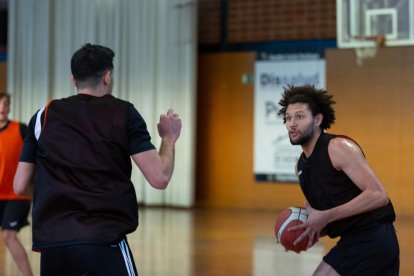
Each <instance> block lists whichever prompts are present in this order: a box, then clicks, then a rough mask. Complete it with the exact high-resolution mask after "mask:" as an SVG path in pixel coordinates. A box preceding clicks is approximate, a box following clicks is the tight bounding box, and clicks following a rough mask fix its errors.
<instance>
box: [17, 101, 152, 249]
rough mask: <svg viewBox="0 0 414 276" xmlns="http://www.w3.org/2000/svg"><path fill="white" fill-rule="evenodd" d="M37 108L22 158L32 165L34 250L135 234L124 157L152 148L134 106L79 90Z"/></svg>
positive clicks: (134, 208) (132, 198)
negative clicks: (33, 173) (33, 175)
mask: <svg viewBox="0 0 414 276" xmlns="http://www.w3.org/2000/svg"><path fill="white" fill-rule="evenodd" d="M46 111H47V112H46ZM39 112H42V113H43V114H40V113H37V114H35V116H33V118H32V120H31V122H30V124H29V131H28V135H27V137H26V139H25V145H24V148H23V152H22V155H21V159H20V160H21V161H25V162H35V163H36V178H35V187H34V195H33V248H34V249H36V250H38V249H42V248H47V247H54V246H61V245H69V244H75V243H106V244H109V243H114V242H117V241H119V240H121V239H122V238H124V237H125V235H126V234H128V233H131V232H133V231H134V230H135V229H136V228H137V226H138V203H137V199H136V195H135V190H134V186H133V184H132V182H131V169H132V166H131V159H130V156H131V155H132V154H135V153H138V152H143V151H146V150H151V149H154V148H155V147H154V146H153V144H152V143H151V141H150V135H149V133H148V131H147V127H146V124H145V121H144V120H143V118H142V117H141V115H140V114H139V113H138V111H136V109H135V108H134V107H133V105H132V104H131V103H129V102H127V101H123V100H120V99H117V98H115V97H113V96H112V95H106V96H103V97H94V96H90V95H85V94H78V95H76V96H72V97H68V98H64V99H60V100H53V101H52V102H51V103H50V104H48V106H47V109H45V110H44V111H43V110H41V111H39ZM38 117H39V118H41V120H39V119H38ZM36 119H37V120H36ZM36 122H37V123H36ZM39 122H40V125H39Z"/></svg>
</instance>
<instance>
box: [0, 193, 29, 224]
mask: <svg viewBox="0 0 414 276" xmlns="http://www.w3.org/2000/svg"><path fill="white" fill-rule="evenodd" d="M30 206H31V201H30V200H0V222H1V229H2V230H5V229H7V230H15V231H19V230H20V229H21V228H22V227H24V226H26V225H28V224H29V221H28V220H27V216H28V215H29V212H30Z"/></svg>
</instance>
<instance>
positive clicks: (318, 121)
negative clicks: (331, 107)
mask: <svg viewBox="0 0 414 276" xmlns="http://www.w3.org/2000/svg"><path fill="white" fill-rule="evenodd" d="M315 119H316V124H317V125H318V126H320V125H321V124H322V121H323V115H322V113H318V114H316V116H315Z"/></svg>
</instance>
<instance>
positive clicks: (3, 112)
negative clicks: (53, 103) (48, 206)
mask: <svg viewBox="0 0 414 276" xmlns="http://www.w3.org/2000/svg"><path fill="white" fill-rule="evenodd" d="M9 113H10V95H9V94H7V93H5V92H0V222H1V234H2V237H3V241H4V244H5V245H6V247H7V249H8V250H9V251H10V253H11V255H12V257H13V259H14V261H15V263H16V265H17V267H18V269H19V270H20V272H21V273H22V275H24V276H26V275H33V274H32V269H31V268H30V263H29V259H28V257H27V253H26V250H25V249H24V247H23V245H22V244H21V242H20V241H19V239H18V237H17V233H18V232H19V231H20V229H21V228H22V227H24V226H26V225H28V224H29V222H28V221H27V217H28V215H29V211H30V205H31V197H28V196H19V195H16V194H15V193H14V191H13V178H14V174H15V172H16V168H17V163H18V162H19V156H20V152H21V150H22V147H23V139H24V136H25V135H26V131H27V126H26V125H25V124H23V123H21V122H17V121H12V120H9Z"/></svg>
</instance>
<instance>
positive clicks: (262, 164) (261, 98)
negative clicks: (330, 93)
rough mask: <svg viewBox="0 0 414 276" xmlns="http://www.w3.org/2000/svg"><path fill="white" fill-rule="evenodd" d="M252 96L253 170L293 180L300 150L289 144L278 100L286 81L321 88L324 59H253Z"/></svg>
mask: <svg viewBox="0 0 414 276" xmlns="http://www.w3.org/2000/svg"><path fill="white" fill-rule="evenodd" d="M254 83H255V97H254V100H255V102H254V173H255V175H256V176H257V175H261V176H262V177H263V176H265V177H266V179H267V180H270V181H287V182H291V181H293V182H296V181H297V177H296V175H295V165H296V162H297V160H298V158H299V156H300V154H301V152H302V150H301V147H300V146H292V145H291V143H290V141H289V136H288V133H287V130H286V127H285V125H284V124H283V119H282V117H280V116H278V115H277V113H278V112H279V110H280V106H279V101H280V99H281V95H282V93H283V88H284V87H286V86H287V85H295V86H298V85H304V84H313V85H315V87H317V88H323V89H325V60H323V59H317V60H278V61H268V60H266V61H256V66H255V82H254Z"/></svg>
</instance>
